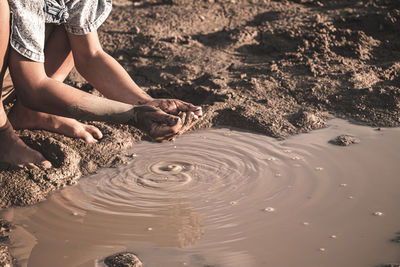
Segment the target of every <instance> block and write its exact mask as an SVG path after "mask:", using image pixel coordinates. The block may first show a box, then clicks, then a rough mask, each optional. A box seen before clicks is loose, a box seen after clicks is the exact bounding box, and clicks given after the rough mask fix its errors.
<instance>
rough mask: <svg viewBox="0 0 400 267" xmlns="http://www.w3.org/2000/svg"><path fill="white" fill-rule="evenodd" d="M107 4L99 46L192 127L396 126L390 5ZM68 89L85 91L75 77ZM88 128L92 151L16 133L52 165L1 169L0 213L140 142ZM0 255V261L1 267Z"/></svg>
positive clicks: (394, 18) (399, 6)
mask: <svg viewBox="0 0 400 267" xmlns="http://www.w3.org/2000/svg"><path fill="white" fill-rule="evenodd" d="M113 5H114V8H113V11H112V13H111V15H110V17H109V18H108V20H107V21H106V23H105V24H104V25H103V26H102V27H101V29H100V30H99V34H100V38H101V40H102V43H103V47H104V49H105V50H106V51H107V52H109V53H110V54H111V55H113V56H114V57H115V58H116V59H117V60H118V61H119V62H120V63H121V64H122V65H123V66H124V67H125V69H126V70H127V71H128V72H129V74H130V75H131V76H132V77H134V79H135V81H136V82H137V83H138V84H139V85H140V86H142V88H143V89H144V90H146V91H147V92H148V93H150V94H151V95H152V96H154V97H165V98H179V99H183V100H185V101H188V102H191V103H194V104H196V105H201V106H202V107H203V109H204V111H205V112H204V113H205V115H204V117H203V118H202V119H201V121H200V123H199V124H198V125H197V126H196V128H205V127H212V126H231V127H238V128H241V129H247V130H251V131H256V132H259V133H263V134H266V135H269V136H273V137H278V138H284V137H285V136H288V135H292V134H297V133H301V132H307V131H310V130H313V129H318V128H321V127H324V126H325V124H326V119H327V118H329V117H330V116H332V115H334V116H338V117H343V118H347V119H351V120H354V121H355V122H358V123H363V124H367V125H371V126H376V127H381V126H392V127H396V126H399V125H400V118H399V108H400V75H399V73H400V60H399V59H400V36H399V35H400V21H399V19H400V2H399V1H397V0H364V1H357V0H320V1H315V0H291V1H269V0H264V1H261V0H230V1H229V0H218V1H217V0H207V1H199V0H198V1H195V0H193V1H190V0H154V1H128V0H115V1H113ZM68 82H69V83H70V84H72V85H74V86H76V87H78V88H83V89H90V88H91V86H90V85H88V84H87V83H86V82H85V81H84V80H82V78H80V77H79V75H77V74H76V73H75V74H74V73H73V74H71V75H70V77H69V79H68ZM95 125H96V126H98V127H99V128H100V129H101V130H102V131H103V133H104V135H105V137H104V138H103V140H102V141H100V142H99V143H98V144H85V143H84V142H83V141H80V140H73V139H71V138H67V137H64V136H60V135H57V134H53V133H48V132H45V131H21V132H20V134H21V136H22V138H23V140H24V141H25V142H26V143H28V144H29V145H30V146H32V147H34V148H35V149H37V150H39V151H40V152H42V153H43V154H44V155H45V157H47V158H48V159H49V160H51V161H52V163H53V164H54V166H55V168H53V169H51V170H46V171H37V170H18V171H0V208H7V207H10V206H24V205H31V204H35V203H37V202H39V201H42V200H44V199H46V197H47V196H48V194H49V193H51V192H52V191H54V190H58V189H60V188H62V187H64V186H65V185H69V184H73V183H76V181H77V180H78V179H79V178H80V177H81V176H82V175H85V174H88V173H91V172H94V171H96V169H97V168H98V167H99V166H112V165H115V164H119V163H121V162H124V161H125V160H127V159H129V155H126V149H127V148H129V147H131V146H132V145H133V144H134V142H135V141H137V140H139V139H141V138H142V134H141V133H140V132H138V131H136V130H135V129H132V128H130V127H128V126H121V125H106V124H103V123H95ZM0 241H1V240H0ZM3 248H4V247H3V246H0V266H4V265H5V264H6V263H7V262H9V258H8V257H6V253H4V252H3V251H6V250H4V249H3ZM2 252H3V253H2ZM4 259H5V260H4ZM7 259H8V260H7Z"/></svg>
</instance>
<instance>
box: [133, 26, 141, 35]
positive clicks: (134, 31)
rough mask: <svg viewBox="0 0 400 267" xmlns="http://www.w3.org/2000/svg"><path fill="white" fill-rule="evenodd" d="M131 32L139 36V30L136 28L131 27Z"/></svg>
mask: <svg viewBox="0 0 400 267" xmlns="http://www.w3.org/2000/svg"><path fill="white" fill-rule="evenodd" d="M132 32H133V33H134V34H139V33H140V28H139V27H138V26H135V27H133V29H132Z"/></svg>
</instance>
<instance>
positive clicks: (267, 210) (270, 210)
mask: <svg viewBox="0 0 400 267" xmlns="http://www.w3.org/2000/svg"><path fill="white" fill-rule="evenodd" d="M263 210H264V211H265V212H274V211H275V208H273V207H266V208H265V209H263Z"/></svg>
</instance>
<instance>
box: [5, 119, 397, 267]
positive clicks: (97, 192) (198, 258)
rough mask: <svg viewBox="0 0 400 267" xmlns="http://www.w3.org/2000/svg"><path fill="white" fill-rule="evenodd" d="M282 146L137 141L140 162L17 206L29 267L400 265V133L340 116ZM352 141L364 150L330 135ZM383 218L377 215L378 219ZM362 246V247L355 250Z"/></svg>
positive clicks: (216, 140)
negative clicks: (125, 260)
mask: <svg viewBox="0 0 400 267" xmlns="http://www.w3.org/2000/svg"><path fill="white" fill-rule="evenodd" d="M331 124H332V125H331V126H330V127H329V128H328V129H324V130H320V131H315V132H313V133H311V134H305V135H299V136H296V137H292V138H289V139H288V140H285V141H278V140H275V139H272V138H269V137H265V136H261V135H256V134H251V133H246V132H239V131H230V130H228V129H218V130H206V131H199V132H196V133H192V134H188V135H185V136H182V137H180V138H178V139H177V140H176V141H175V142H171V143H167V144H154V143H147V142H143V143H140V144H137V145H135V147H134V149H133V151H134V153H135V154H136V157H135V159H134V160H133V161H132V162H131V163H129V164H127V165H124V166H121V167H119V168H116V169H106V170H102V171H99V173H97V174H95V175H92V176H90V177H87V178H85V179H82V180H81V181H80V183H79V184H78V185H77V186H74V187H69V188H66V189H65V190H63V191H62V192H60V193H57V194H55V195H54V196H52V197H51V199H50V200H49V201H46V202H45V203H42V204H40V205H37V206H35V207H29V208H22V209H13V210H9V211H8V216H9V217H12V219H13V221H14V222H15V223H16V224H18V228H17V230H16V231H14V233H13V236H12V238H13V247H14V250H13V251H14V254H15V256H16V257H17V258H18V260H19V262H20V263H22V264H25V265H28V266H97V265H99V266H101V258H103V257H105V256H108V255H110V254H112V253H115V252H119V251H124V250H129V251H133V252H135V253H137V254H138V255H139V257H140V258H141V259H142V260H143V261H144V262H145V264H146V266H202V267H203V266H206V265H211V266H229V267H230V266H233V267H234V266H292V265H295V266H352V267H353V266H375V265H377V264H380V263H385V262H391V261H396V260H400V259H399V257H398V256H399V254H400V253H399V248H398V247H396V246H395V245H394V244H391V243H390V242H388V240H390V239H391V238H392V237H393V236H394V235H395V233H396V232H397V231H398V230H400V229H399V228H400V226H399V225H400V212H398V207H397V204H398V203H399V201H400V194H399V192H398V188H400V187H399V185H400V180H399V179H397V176H398V172H399V171H400V166H399V164H398V161H399V159H400V157H399V156H398V151H399V149H400V142H398V139H399V137H400V131H399V129H384V130H383V131H375V130H374V129H371V128H368V127H360V126H354V125H350V124H348V123H346V122H344V121H341V120H333V121H332V122H331ZM343 133H347V134H352V135H355V136H357V137H359V138H360V139H361V143H360V144H357V145H353V146H350V147H337V146H333V145H331V144H328V140H330V139H332V138H333V137H335V136H336V135H338V134H343ZM377 214H379V216H377ZM354 248H357V249H354Z"/></svg>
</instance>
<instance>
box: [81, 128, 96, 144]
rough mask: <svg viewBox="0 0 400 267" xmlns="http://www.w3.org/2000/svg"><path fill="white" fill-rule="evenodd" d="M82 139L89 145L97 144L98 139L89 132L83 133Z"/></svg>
mask: <svg viewBox="0 0 400 267" xmlns="http://www.w3.org/2000/svg"><path fill="white" fill-rule="evenodd" d="M81 138H82V139H83V140H85V142H86V143H88V144H93V143H97V139H96V138H94V137H93V135H91V134H90V133H89V132H87V131H84V132H83V133H82V136H81Z"/></svg>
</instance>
